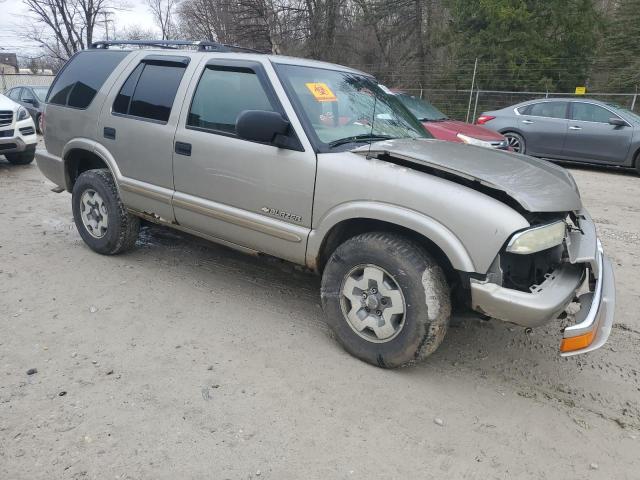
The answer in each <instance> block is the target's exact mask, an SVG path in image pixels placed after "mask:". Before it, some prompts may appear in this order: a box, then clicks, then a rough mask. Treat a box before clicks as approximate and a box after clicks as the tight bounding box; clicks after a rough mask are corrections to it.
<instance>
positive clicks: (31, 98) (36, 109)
mask: <svg viewBox="0 0 640 480" xmlns="http://www.w3.org/2000/svg"><path fill="white" fill-rule="evenodd" d="M48 91H49V87H39V86H38V87H31V86H28V85H21V86H17V87H13V88H12V89H11V90H8V91H7V93H5V95H6V96H7V97H9V98H10V99H11V100H13V101H14V102H17V103H19V104H20V105H22V106H23V107H24V108H26V109H27V110H28V111H29V114H30V115H31V118H33V121H34V122H35V124H36V128H37V129H38V132H40V133H42V126H41V123H42V112H43V111H44V100H45V98H47V92H48Z"/></svg>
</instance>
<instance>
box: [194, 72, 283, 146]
mask: <svg viewBox="0 0 640 480" xmlns="http://www.w3.org/2000/svg"><path fill="white" fill-rule="evenodd" d="M245 110H267V111H270V112H273V111H275V108H274V106H273V105H272V103H271V101H270V100H269V97H268V95H267V92H266V91H265V89H264V87H263V86H262V84H261V83H260V79H259V78H258V75H256V73H255V72H254V71H253V70H251V69H249V68H235V67H234V68H226V69H223V68H212V67H207V68H206V69H205V70H204V72H203V74H202V77H201V78H200V82H199V83H198V87H197V88H196V92H195V94H194V95H193V101H192V102H191V109H190V110H189V116H188V118H187V125H188V126H190V127H196V128H202V129H206V130H215V131H219V132H224V133H230V134H235V133H236V120H237V119H238V115H240V113H242V112H243V111H245Z"/></svg>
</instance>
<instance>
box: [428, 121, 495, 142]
mask: <svg viewBox="0 0 640 480" xmlns="http://www.w3.org/2000/svg"><path fill="white" fill-rule="evenodd" d="M422 125H423V126H424V128H426V129H427V130H428V131H429V132H430V133H431V134H432V135H433V136H434V137H436V138H438V139H440V140H449V141H453V142H460V141H461V140H460V139H459V138H458V137H457V135H458V133H462V134H463V135H467V136H469V137H473V138H477V139H478V140H484V141H486V142H501V141H502V140H504V137H503V136H502V135H500V134H499V133H498V132H494V131H493V130H489V129H488V128H484V127H481V126H479V125H472V124H470V123H465V122H459V121H458V120H442V121H433V122H422Z"/></svg>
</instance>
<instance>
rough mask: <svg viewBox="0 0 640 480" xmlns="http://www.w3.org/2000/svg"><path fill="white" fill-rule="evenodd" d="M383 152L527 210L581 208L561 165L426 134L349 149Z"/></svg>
mask: <svg viewBox="0 0 640 480" xmlns="http://www.w3.org/2000/svg"><path fill="white" fill-rule="evenodd" d="M353 152H354V153H357V154H360V155H367V154H368V153H369V152H370V154H369V156H373V157H379V156H381V155H389V156H391V157H395V158H398V159H400V160H404V161H406V162H411V163H415V164H418V165H425V166H428V167H431V168H435V169H438V170H441V171H444V172H448V173H449V174H452V175H455V176H458V177H461V178H465V179H467V180H473V181H477V182H479V183H481V184H482V185H485V186H487V187H489V188H492V189H495V190H500V191H502V192H504V193H506V194H507V195H509V196H510V197H511V198H513V199H514V200H515V201H516V202H518V203H519V204H520V205H521V206H522V207H523V208H524V209H526V210H528V211H530V212H568V211H576V210H580V209H581V208H582V202H581V200H580V194H579V192H578V187H577V185H576V183H575V181H574V180H573V177H572V176H571V174H570V173H569V172H567V171H566V170H565V169H564V168H561V167H558V166H556V165H554V164H552V163H549V162H547V161H545V160H538V159H536V158H532V157H528V156H526V155H518V154H515V153H510V152H505V151H501V150H492V149H487V148H483V147H475V146H472V145H465V144H460V143H452V142H443V141H439V140H431V139H408V138H407V139H396V140H385V141H382V142H375V143H373V144H372V145H371V147H369V146H368V145H367V146H363V147H360V148H358V149H356V150H354V151H353Z"/></svg>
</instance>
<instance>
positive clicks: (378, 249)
mask: <svg viewBox="0 0 640 480" xmlns="http://www.w3.org/2000/svg"><path fill="white" fill-rule="evenodd" d="M321 292H322V293H321V294H322V306H323V308H324V311H325V313H326V315H327V321H328V324H329V326H330V327H331V329H332V330H333V331H334V333H335V335H336V337H337V339H338V341H339V342H340V343H341V344H342V345H343V347H344V348H345V350H347V351H348V352H349V353H351V354H352V355H354V356H356V357H358V358H360V359H361V360H364V361H365V362H368V363H371V364H373V365H377V366H380V367H384V368H395V367H401V366H405V365H409V364H412V363H414V362H417V361H420V360H422V359H423V358H425V357H427V356H428V355H430V354H431V353H433V352H434V351H435V350H436V349H437V348H438V346H439V345H440V343H441V342H442V340H443V338H444V336H445V333H446V331H447V327H448V325H449V318H450V316H451V302H450V295H449V287H448V285H447V281H446V278H445V276H444V273H443V271H442V269H441V268H440V267H439V266H438V265H437V263H436V262H435V261H434V260H433V259H432V258H431V256H430V255H429V254H428V253H427V252H426V251H425V250H424V249H423V248H422V247H420V246H419V245H417V244H416V243H414V242H412V241H411V240H409V239H407V238H405V237H403V236H401V235H397V234H394V233H387V232H372V233H364V234H361V235H358V236H356V237H353V238H351V239H349V240H347V241H346V242H345V243H343V244H342V245H340V246H339V247H338V248H337V249H336V251H335V252H334V253H333V255H331V258H330V259H329V261H328V262H327V265H326V267H325V270H324V273H323V276H322V290H321Z"/></svg>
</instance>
